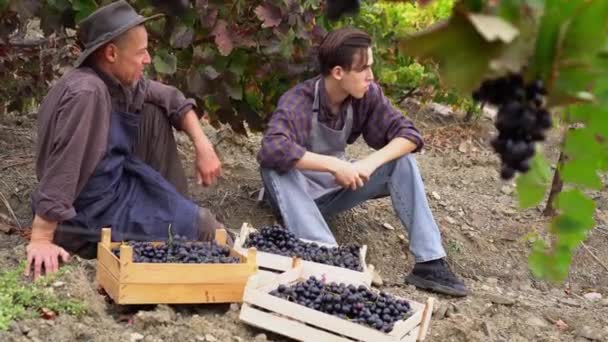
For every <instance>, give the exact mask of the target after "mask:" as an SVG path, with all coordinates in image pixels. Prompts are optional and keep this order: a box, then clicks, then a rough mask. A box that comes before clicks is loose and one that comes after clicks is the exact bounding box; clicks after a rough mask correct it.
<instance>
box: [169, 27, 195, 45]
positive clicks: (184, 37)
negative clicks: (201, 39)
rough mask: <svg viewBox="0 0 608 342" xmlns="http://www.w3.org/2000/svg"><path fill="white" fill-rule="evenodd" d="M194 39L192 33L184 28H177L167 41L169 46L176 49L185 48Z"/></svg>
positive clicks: (187, 28)
mask: <svg viewBox="0 0 608 342" xmlns="http://www.w3.org/2000/svg"><path fill="white" fill-rule="evenodd" d="M193 38H194V31H193V30H192V29H191V28H189V27H187V26H185V25H180V26H178V27H177V28H176V29H175V30H174V31H173V33H171V38H170V39H169V43H170V44H171V46H173V47H174V48H177V49H183V48H187V47H188V46H190V44H192V39H193Z"/></svg>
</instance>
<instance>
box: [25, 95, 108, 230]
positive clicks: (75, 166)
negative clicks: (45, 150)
mask: <svg viewBox="0 0 608 342" xmlns="http://www.w3.org/2000/svg"><path fill="white" fill-rule="evenodd" d="M108 102H109V101H108V99H107V97H106V95H105V94H104V93H102V92H101V91H95V90H90V91H78V93H77V94H75V95H73V96H66V97H65V100H64V101H63V102H62V103H61V104H60V106H59V107H58V111H57V121H56V123H55V130H54V132H53V137H52V140H51V141H48V143H49V144H51V146H52V148H51V149H50V151H49V155H48V156H46V160H47V162H46V163H45V165H44V169H43V170H42V173H41V175H40V183H39V185H38V187H37V188H36V189H35V190H34V192H33V193H32V201H33V207H34V208H35V211H36V214H37V215H39V216H41V217H43V218H45V219H47V220H52V221H58V222H61V221H65V220H69V219H71V218H72V217H74V216H76V210H75V209H74V206H73V204H74V201H75V200H76V198H77V197H78V195H79V193H80V191H82V188H83V187H84V184H85V183H86V181H87V180H88V179H89V178H90V176H91V175H92V174H93V172H94V171H95V168H96V166H97V164H98V162H99V160H101V158H103V155H104V154H105V151H106V147H107V136H108V130H109V118H110V116H109V111H110V109H109V108H108V104H107V103H108ZM43 106H44V103H43ZM104 113H105V114H104Z"/></svg>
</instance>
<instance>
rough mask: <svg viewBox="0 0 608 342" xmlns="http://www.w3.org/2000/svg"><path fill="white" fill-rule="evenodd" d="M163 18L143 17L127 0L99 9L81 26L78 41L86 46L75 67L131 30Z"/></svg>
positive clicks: (159, 15) (155, 16) (154, 16)
mask: <svg viewBox="0 0 608 342" xmlns="http://www.w3.org/2000/svg"><path fill="white" fill-rule="evenodd" d="M161 16H162V14H155V15H153V16H151V17H143V16H141V15H139V14H137V12H135V10H134V9H133V7H131V5H129V4H128V3H127V2H126V1H125V0H119V1H116V2H113V3H111V4H109V5H106V6H103V7H100V8H98V9H97V10H96V11H95V12H93V13H91V14H90V15H89V16H88V17H86V18H85V19H84V20H83V21H82V22H81V23H80V25H79V28H78V40H79V41H80V43H81V44H82V46H84V50H83V51H82V53H81V54H80V56H79V57H78V60H76V64H75V65H74V66H75V67H79V66H80V65H81V64H82V62H84V61H85V60H86V59H87V57H89V56H90V55H91V54H92V53H93V52H95V50H97V49H99V48H100V47H101V46H103V45H104V44H106V43H109V42H110V41H112V40H113V39H115V38H116V37H118V36H120V35H121V34H123V33H124V32H126V31H128V30H129V29H131V28H133V27H135V26H138V25H140V24H143V23H144V22H146V21H148V20H150V19H156V18H158V17H161Z"/></svg>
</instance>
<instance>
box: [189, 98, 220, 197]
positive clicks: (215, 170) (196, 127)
mask: <svg viewBox="0 0 608 342" xmlns="http://www.w3.org/2000/svg"><path fill="white" fill-rule="evenodd" d="M181 127H182V129H183V130H184V132H186V134H188V136H190V139H191V140H192V144H193V145H194V151H195V153H196V170H197V172H196V176H197V177H196V178H197V184H199V185H200V184H203V185H205V186H208V185H211V184H213V183H214V182H215V180H216V179H217V177H219V175H220V174H221V172H222V164H221V162H220V160H219V158H218V157H217V154H216V153H215V150H214V149H213V145H212V144H211V142H210V141H209V139H208V138H207V136H206V135H205V132H203V129H202V128H201V125H200V122H199V119H198V116H197V115H196V113H195V112H194V110H190V111H188V112H187V113H186V114H185V115H184V116H183V118H182V121H181Z"/></svg>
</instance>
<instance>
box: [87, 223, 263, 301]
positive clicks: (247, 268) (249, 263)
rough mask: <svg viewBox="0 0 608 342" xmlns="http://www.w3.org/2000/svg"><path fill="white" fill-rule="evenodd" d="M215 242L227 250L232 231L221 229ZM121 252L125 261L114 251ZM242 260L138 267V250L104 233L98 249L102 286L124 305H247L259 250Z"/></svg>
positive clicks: (242, 256)
mask: <svg viewBox="0 0 608 342" xmlns="http://www.w3.org/2000/svg"><path fill="white" fill-rule="evenodd" d="M215 240H216V242H217V243H218V244H220V245H226V231H225V230H218V231H217V232H216V236H215ZM118 247H120V258H117V257H116V256H115V255H114V254H113V253H112V249H113V248H118ZM245 252H246V256H245V255H243V254H241V253H238V252H236V251H235V250H234V249H231V251H230V255H231V256H239V257H240V259H241V263H239V264H179V263H164V264H156V263H135V262H133V249H132V248H131V247H130V246H127V245H124V244H121V243H119V242H111V232H110V229H108V228H104V229H103V230H102V234H101V242H99V243H98V245H97V274H96V280H97V283H98V284H99V285H100V286H101V287H103V289H104V290H105V291H106V292H107V293H108V294H109V295H110V297H111V298H112V299H113V300H114V302H116V303H118V304H194V303H232V302H241V301H242V298H243V291H244V289H245V285H246V283H247V280H248V278H249V277H250V276H251V275H253V274H255V272H256V271H257V264H256V251H255V248H251V249H249V250H247V251H245Z"/></svg>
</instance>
